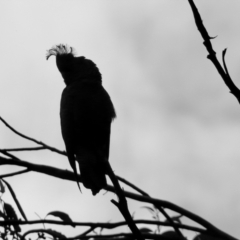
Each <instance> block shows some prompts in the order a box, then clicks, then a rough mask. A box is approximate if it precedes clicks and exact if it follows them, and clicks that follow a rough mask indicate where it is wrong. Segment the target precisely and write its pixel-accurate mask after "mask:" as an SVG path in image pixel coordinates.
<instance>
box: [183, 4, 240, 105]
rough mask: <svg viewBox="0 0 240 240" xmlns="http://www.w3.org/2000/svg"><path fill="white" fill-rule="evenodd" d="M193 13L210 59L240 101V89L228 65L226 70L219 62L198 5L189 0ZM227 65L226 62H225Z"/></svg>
mask: <svg viewBox="0 0 240 240" xmlns="http://www.w3.org/2000/svg"><path fill="white" fill-rule="evenodd" d="M188 2H189V4H190V6H191V9H192V12H193V15H194V19H195V23H196V26H197V28H198V31H199V32H200V34H201V36H202V38H203V39H204V42H203V44H204V45H205V47H206V49H207V51H208V53H209V55H208V56H207V58H208V59H210V60H211V61H212V63H213V64H214V66H215V67H216V69H217V71H218V73H219V74H220V75H221V77H222V79H223V81H224V83H225V84H226V85H227V87H228V88H229V90H230V93H232V94H233V95H234V96H235V97H236V98H237V100H238V102H239V103H240V90H239V89H238V88H237V87H236V85H235V84H234V82H233V81H232V79H231V77H230V75H229V74H228V72H227V71H226V69H227V68H226V67H225V71H224V69H223V68H222V66H221V64H220V63H219V61H218V60H217V58H216V52H215V51H214V50H213V47H212V44H211V41H210V40H211V37H210V36H209V35H208V32H207V30H206V28H205V27H204V25H203V22H202V19H201V16H200V14H199V12H198V9H197V7H196V6H195V4H194V2H193V0H188ZM225 65H226V64H225Z"/></svg>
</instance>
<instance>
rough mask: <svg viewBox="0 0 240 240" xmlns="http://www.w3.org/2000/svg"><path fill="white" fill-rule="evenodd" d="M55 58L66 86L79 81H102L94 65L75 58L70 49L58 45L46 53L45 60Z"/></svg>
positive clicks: (86, 60) (85, 60)
mask: <svg viewBox="0 0 240 240" xmlns="http://www.w3.org/2000/svg"><path fill="white" fill-rule="evenodd" d="M52 55H54V56H56V63H57V67H58V70H59V71H60V73H61V74H62V77H63V79H64V82H65V83H66V85H70V84H71V83H72V82H75V81H81V80H84V79H85V80H95V81H97V82H101V81H102V76H101V73H100V72H99V69H98V68H97V66H96V64H95V63H94V62H92V61H91V60H89V59H86V58H85V57H76V56H75V51H74V49H73V48H72V47H69V46H67V45H63V44H59V45H56V46H54V47H52V48H51V49H49V50H48V51H47V56H46V58H47V60H48V59H49V57H51V56H52Z"/></svg>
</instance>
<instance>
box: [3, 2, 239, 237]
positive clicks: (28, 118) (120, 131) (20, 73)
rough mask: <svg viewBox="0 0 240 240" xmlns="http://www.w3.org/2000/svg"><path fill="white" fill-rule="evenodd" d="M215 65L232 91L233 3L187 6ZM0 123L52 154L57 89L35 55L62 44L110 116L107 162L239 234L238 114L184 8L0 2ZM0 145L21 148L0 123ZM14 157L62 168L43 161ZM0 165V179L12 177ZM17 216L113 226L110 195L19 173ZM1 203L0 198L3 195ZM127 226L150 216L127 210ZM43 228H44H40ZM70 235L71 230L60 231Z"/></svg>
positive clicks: (37, 156) (38, 156) (59, 83)
mask: <svg viewBox="0 0 240 240" xmlns="http://www.w3.org/2000/svg"><path fill="white" fill-rule="evenodd" d="M195 3H196V4H197V6H198V9H199V11H200V13H201V15H202V18H203V20H204V24H205V26H206V27H207V29H208V30H209V34H210V35H211V36H216V35H217V36H218V37H217V38H216V39H214V40H213V41H212V43H213V46H214V48H215V50H216V51H217V54H218V57H219V58H220V55H221V51H222V50H223V49H224V48H226V47H227V48H228V52H227V55H226V61H227V64H228V68H229V71H230V73H231V76H232V78H233V79H234V81H235V83H236V84H237V85H238V86H240V83H239V80H238V78H239V75H240V72H239V66H238V65H239V59H240V44H239V43H240V30H239V24H240V18H239V10H240V2H239V1H226V0H225V1H224V0H198V1H197V0H196V1H195ZM0 31H1V44H0V53H1V54H0V65H1V68H0V75H1V87H0V96H1V102H0V115H1V116H2V117H3V118H5V120H7V121H8V122H9V124H11V125H12V126H13V127H15V128H16V129H17V130H19V131H20V132H22V133H24V134H26V135H29V136H31V137H34V138H36V139H38V140H41V141H43V142H45V143H47V144H49V145H52V146H54V147H57V148H59V149H64V144H63V140H62V137H61V133H60V124H59V101H60V96H61V92H62V89H63V88H64V83H63V80H62V78H61V76H60V74H59V72H58V70H57V68H56V65H55V59H54V57H52V58H50V59H49V61H46V59H45V54H46V50H47V49H49V48H50V47H52V46H53V45H54V44H58V43H67V44H69V45H70V46H73V47H74V48H75V49H76V51H77V53H78V55H83V56H85V57H87V58H89V59H91V60H93V61H94V62H95V63H96V64H97V65H98V67H99V69H100V71H101V73H102V75H103V85H104V87H105V88H106V90H107V91H108V92H109V94H110V95H111V98H112V100H113V103H114V105H115V108H116V111H117V119H116V121H114V123H113V125H112V136H111V153H110V161H111V164H112V166H113V169H114V170H115V173H116V174H118V175H120V176H121V177H123V178H125V179H127V180H129V181H130V182H132V183H134V184H136V185H137V186H138V187H140V188H142V189H143V190H145V191H146V192H148V193H149V194H150V195H152V196H154V197H156V198H160V199H164V200H168V201H171V202H173V203H175V204H178V205H180V206H181V207H184V208H186V209H188V210H190V211H193V212H195V213H196V214H199V215H200V216H202V217H204V218H206V219H207V220H209V221H210V222H212V223H213V224H214V225H216V226H217V227H218V228H220V229H222V230H223V231H226V232H228V233H230V234H232V235H233V236H235V237H238V236H239V235H240V230H239V227H238V223H239V222H240V190H239V187H238V182H239V178H240V177H239V169H240V148H239V142H240V108H239V104H238V103H237V101H236V99H235V98H234V97H233V96H232V95H231V94H229V90H228V89H227V88H226V87H225V85H224V83H223V81H222V79H221V78H220V76H219V75H218V73H217V71H216V69H215V68H214V66H213V65H212V63H211V62H210V61H209V60H207V59H206V55H207V52H206V50H205V47H204V46H203V44H202V42H203V40H202V39H201V36H200V34H199V32H198V31H197V29H196V26H195V23H194V20H193V16H192V12H191V9H190V7H189V4H188V1H187V0H152V1H147V0H145V1H143V0H132V1H105V0H102V1H92V0H88V1H82V0H81V1H80V0H79V1H59V0H58V1H55V0H52V1H32V0H31V1H7V2H6V1H0ZM0 132H1V136H0V146H1V148H7V147H24V146H33V144H32V143H30V142H27V141H25V140H23V139H21V138H19V137H17V136H16V135H14V134H13V133H11V132H10V131H9V130H8V129H6V128H5V127H4V126H3V124H1V123H0ZM19 156H20V157H22V159H24V160H27V161H30V162H32V163H39V164H47V165H51V166H56V167H59V168H63V169H69V170H70V166H69V163H68V161H67V159H66V158H63V157H61V156H58V155H56V154H53V153H50V152H49V153H48V152H46V151H45V152H35V153H21V154H19ZM15 169H16V168H13V167H12V166H7V167H6V166H5V167H1V170H0V174H2V173H5V172H10V171H13V170H15ZM7 180H8V181H9V183H10V184H11V185H12V187H13V188H14V190H15V191H16V194H17V196H18V198H19V201H20V202H21V204H22V205H23V208H24V209H25V211H26V214H27V216H28V218H29V219H37V216H36V214H35V212H37V213H38V214H39V215H40V216H41V217H42V218H43V217H44V216H45V215H46V214H47V213H48V212H50V211H53V210H61V211H66V212H68V213H69V215H70V217H71V218H72V219H73V220H75V221H109V220H111V221H118V220H122V216H121V215H120V213H119V212H118V210H117V209H116V208H115V207H114V206H113V205H112V204H111V203H110V199H111V198H112V197H114V196H113V195H112V194H111V193H108V194H106V195H103V194H102V193H101V194H99V195H98V196H97V197H92V195H91V193H90V191H87V190H85V189H84V190H83V194H80V193H79V190H78V188H77V185H76V183H73V182H66V181H61V180H58V179H53V178H50V177H48V176H45V175H42V174H35V173H28V174H25V175H21V176H17V177H14V178H11V179H10V178H8V179H7ZM3 198H4V200H5V201H6V202H10V203H12V200H11V197H10V195H9V194H8V193H5V194H4V195H3ZM129 205H130V211H131V212H136V214H135V217H136V218H140V217H146V218H150V214H149V213H148V212H147V211H146V210H143V209H141V208H140V207H141V206H143V205H142V204H135V203H133V202H131V201H130V202H129ZM51 228H53V226H51ZM60 229H61V231H62V232H63V233H67V234H68V235H69V236H74V235H75V234H76V233H79V229H72V228H71V227H69V228H66V229H63V228H62V227H61V228H60Z"/></svg>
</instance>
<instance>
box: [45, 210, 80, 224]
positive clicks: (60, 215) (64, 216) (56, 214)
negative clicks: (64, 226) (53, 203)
mask: <svg viewBox="0 0 240 240" xmlns="http://www.w3.org/2000/svg"><path fill="white" fill-rule="evenodd" d="M49 215H52V216H54V217H58V218H60V219H61V220H62V221H63V222H68V223H72V219H71V218H70V217H69V216H68V214H67V213H64V212H61V211H52V212H50V213H48V214H47V215H46V217H47V216H49ZM70 225H71V226H73V227H75V226H76V225H75V224H70Z"/></svg>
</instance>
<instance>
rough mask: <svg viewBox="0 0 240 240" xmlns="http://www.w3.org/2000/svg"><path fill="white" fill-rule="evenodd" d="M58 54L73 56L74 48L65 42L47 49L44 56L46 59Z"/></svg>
mask: <svg viewBox="0 0 240 240" xmlns="http://www.w3.org/2000/svg"><path fill="white" fill-rule="evenodd" d="M59 55H72V56H75V50H74V49H73V48H72V47H69V46H68V45H67V44H66V45H64V44H59V45H56V46H53V47H52V48H51V49H49V50H47V54H46V58H47V60H48V59H49V58H50V57H51V56H59Z"/></svg>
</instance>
